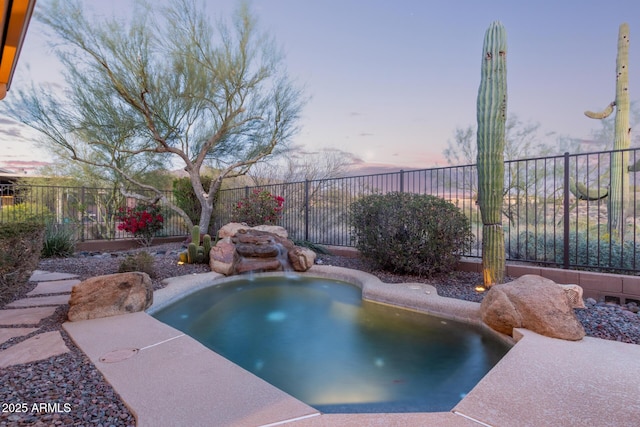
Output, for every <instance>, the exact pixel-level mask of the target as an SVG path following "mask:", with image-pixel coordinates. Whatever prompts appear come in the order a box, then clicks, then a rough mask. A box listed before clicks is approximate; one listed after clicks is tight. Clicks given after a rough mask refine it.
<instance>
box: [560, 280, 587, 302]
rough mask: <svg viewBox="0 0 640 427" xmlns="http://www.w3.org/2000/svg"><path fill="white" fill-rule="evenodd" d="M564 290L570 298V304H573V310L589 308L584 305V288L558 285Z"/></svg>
mask: <svg viewBox="0 0 640 427" xmlns="http://www.w3.org/2000/svg"><path fill="white" fill-rule="evenodd" d="M558 286H560V287H561V288H562V290H564V293H565V294H566V295H567V298H569V302H570V303H571V307H572V308H587V307H586V306H585V305H584V300H583V299H582V287H580V286H578V285H561V284H558Z"/></svg>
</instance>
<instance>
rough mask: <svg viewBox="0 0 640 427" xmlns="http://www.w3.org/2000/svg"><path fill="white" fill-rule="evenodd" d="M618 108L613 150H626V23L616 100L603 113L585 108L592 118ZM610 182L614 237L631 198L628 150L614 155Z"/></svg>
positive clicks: (620, 33) (621, 39)
mask: <svg viewBox="0 0 640 427" xmlns="http://www.w3.org/2000/svg"><path fill="white" fill-rule="evenodd" d="M613 107H616V119H615V137H614V140H613V149H614V150H624V149H627V148H629V146H630V144H631V128H630V126H629V25H628V24H627V23H623V24H621V25H620V28H619V30H618V55H617V58H616V99H615V101H614V102H612V103H611V104H609V105H608V106H607V108H605V110H604V111H602V112H592V111H585V113H584V114H585V115H586V116H587V117H590V118H592V119H604V118H606V117H608V116H609V115H610V114H611V113H612V112H613ZM610 174H611V183H610V189H609V206H608V221H609V232H610V234H611V235H612V236H614V235H617V236H619V237H623V235H624V223H625V215H626V211H627V209H625V205H626V204H627V202H628V201H629V153H628V152H626V151H625V152H623V153H612V154H611V171H610Z"/></svg>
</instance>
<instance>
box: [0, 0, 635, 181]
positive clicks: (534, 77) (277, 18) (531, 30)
mask: <svg viewBox="0 0 640 427" xmlns="http://www.w3.org/2000/svg"><path fill="white" fill-rule="evenodd" d="M45 1H46V0H39V2H38V4H37V5H36V8H38V7H39V6H41V4H40V3H44V2H45ZM87 3H92V4H95V5H96V7H100V8H101V9H100V10H101V11H102V12H104V13H106V14H110V13H111V12H112V10H116V11H117V13H121V14H126V13H128V11H131V10H132V9H133V7H132V3H131V2H130V1H125V0H117V1H112V2H109V4H110V5H111V6H104V5H102V4H103V2H101V1H100V2H99V1H92V2H87ZM104 3H107V2H104ZM206 4H207V10H208V12H209V13H211V14H216V15H218V14H222V15H223V16H228V15H229V13H230V12H231V10H232V9H233V8H234V6H235V5H236V4H237V3H236V1H232V0H215V1H214V0H209V1H206ZM251 4H252V6H253V7H252V9H253V10H254V12H255V13H256V14H257V15H258V17H259V22H260V26H261V28H262V29H263V30H266V31H268V32H270V33H271V34H272V35H274V37H275V39H276V41H277V43H278V44H279V45H280V46H282V47H283V49H284V51H285V53H286V59H285V61H286V65H287V69H288V70H289V73H290V75H291V76H292V77H294V78H295V79H297V81H298V82H299V83H301V84H303V85H305V87H306V94H307V95H309V96H310V97H311V100H310V102H309V103H308V105H307V106H306V108H305V110H304V112H303V119H302V121H301V123H300V124H301V126H302V131H301V133H300V134H299V135H298V136H297V137H296V138H295V141H294V142H295V143H296V144H299V145H302V146H304V147H305V149H306V150H310V151H311V150H318V149H322V148H334V149H339V150H344V151H347V152H349V153H351V154H353V155H354V156H355V157H356V158H359V159H361V160H362V161H364V162H367V163H373V164H387V165H393V166H395V167H397V168H398V169H400V168H405V169H406V168H426V167H429V166H434V165H440V166H442V165H444V164H446V162H445V161H444V160H443V158H442V150H443V149H444V148H445V147H446V143H447V140H451V139H453V132H454V130H455V128H456V127H466V126H468V125H475V123H476V96H477V91H478V85H479V81H480V63H481V58H482V42H483V37H484V32H485V30H486V29H487V27H488V26H489V24H490V23H491V22H492V21H494V20H499V21H501V22H502V23H503V24H504V26H505V28H506V30H507V35H508V54H507V70H508V93H509V99H508V111H509V113H510V114H511V113H515V114H517V115H518V117H519V118H520V119H521V120H523V121H525V122H534V123H536V122H537V123H540V125H541V129H542V132H541V134H545V133H549V132H555V134H554V135H552V136H550V137H549V138H550V139H549V140H547V141H544V142H553V141H555V138H556V136H557V135H565V136H569V137H572V138H578V139H587V140H588V139H589V138H590V134H591V131H592V130H594V129H597V128H599V126H600V125H599V123H598V122H597V121H595V120H592V119H588V118H586V117H585V116H584V114H583V112H584V110H598V111H599V110H601V109H603V108H604V107H605V106H606V105H607V104H609V103H610V102H611V101H613V99H614V97H615V58H616V49H617V36H618V27H619V25H620V24H621V23H623V22H628V23H629V25H630V31H631V42H630V53H629V56H630V64H629V70H630V84H629V87H630V95H631V100H632V101H634V100H637V99H640V2H639V1H638V0H610V1H607V2H604V1H602V0H600V1H596V0H535V1H514V0H503V1H500V0H484V1H480V0H458V1H451V0H393V1H391V0H323V1H313V2H312V1H303V0H253V1H252V2H251ZM633 19H635V20H633ZM40 28H41V24H40V23H39V22H38V21H37V20H33V21H32V23H31V26H30V28H29V34H28V36H27V40H26V42H25V45H24V47H23V50H22V55H21V57H20V63H19V66H18V70H17V77H15V78H14V81H13V84H12V86H11V90H10V91H9V93H8V95H7V97H11V96H12V93H13V92H14V91H17V89H18V88H19V87H20V86H22V85H24V84H26V83H27V82H28V81H29V80H30V79H33V80H34V81H36V82H44V81H53V82H55V81H59V80H60V76H59V67H58V66H57V63H56V59H55V57H53V56H52V55H51V53H50V50H49V49H48V48H47V47H46V44H45V41H44V37H42V32H41V31H40ZM636 34H638V36H637V38H636ZM29 137H30V134H29V132H27V131H25V130H24V128H22V127H20V126H18V125H16V124H11V123H10V122H9V121H8V120H6V118H2V117H0V167H2V165H3V162H6V161H9V160H16V159H19V160H46V159H47V156H46V154H45V153H44V152H40V151H38V150H36V149H34V148H33V147H32V146H31V145H30V144H29V142H28V138H29ZM25 138H26V139H25ZM5 164H6V163H5Z"/></svg>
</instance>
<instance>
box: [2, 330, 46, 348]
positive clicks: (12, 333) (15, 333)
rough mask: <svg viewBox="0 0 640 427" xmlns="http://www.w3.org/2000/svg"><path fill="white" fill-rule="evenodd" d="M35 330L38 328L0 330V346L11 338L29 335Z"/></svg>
mask: <svg viewBox="0 0 640 427" xmlns="http://www.w3.org/2000/svg"><path fill="white" fill-rule="evenodd" d="M37 330H38V328H0V344H4V343H5V342H7V341H9V340H10V339H11V338H15V337H22V336H24V335H29V334H30V333H31V332H34V331H37Z"/></svg>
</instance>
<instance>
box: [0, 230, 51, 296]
mask: <svg viewBox="0 0 640 427" xmlns="http://www.w3.org/2000/svg"><path fill="white" fill-rule="evenodd" d="M43 236H44V226H43V225H42V224H38V223H34V222H27V223H11V224H0V306H2V305H3V304H5V303H7V302H9V301H11V300H12V299H13V297H14V295H16V294H17V293H18V292H19V291H20V290H21V289H22V288H23V287H24V286H25V285H26V284H27V282H28V281H29V277H30V276H31V273H32V272H33V271H34V270H36V268H37V267H38V261H39V260H40V253H41V252H42V241H43Z"/></svg>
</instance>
